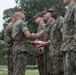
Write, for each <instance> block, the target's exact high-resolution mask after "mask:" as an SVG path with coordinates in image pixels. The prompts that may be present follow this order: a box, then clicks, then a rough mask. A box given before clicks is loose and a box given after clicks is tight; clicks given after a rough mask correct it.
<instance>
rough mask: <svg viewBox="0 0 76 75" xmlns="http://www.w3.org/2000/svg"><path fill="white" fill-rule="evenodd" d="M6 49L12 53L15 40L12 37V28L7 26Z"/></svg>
mask: <svg viewBox="0 0 76 75" xmlns="http://www.w3.org/2000/svg"><path fill="white" fill-rule="evenodd" d="M4 37H5V38H4V47H5V51H8V52H9V51H10V50H11V48H12V45H13V38H12V37H11V28H9V27H8V26H7V28H6V31H5V36H4Z"/></svg>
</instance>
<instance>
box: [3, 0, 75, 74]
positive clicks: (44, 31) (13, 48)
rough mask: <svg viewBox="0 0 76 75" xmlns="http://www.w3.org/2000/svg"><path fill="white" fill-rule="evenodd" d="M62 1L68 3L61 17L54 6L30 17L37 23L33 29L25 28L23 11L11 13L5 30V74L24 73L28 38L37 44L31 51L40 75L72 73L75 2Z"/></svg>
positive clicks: (73, 63)
mask: <svg viewBox="0 0 76 75" xmlns="http://www.w3.org/2000/svg"><path fill="white" fill-rule="evenodd" d="M63 3H64V4H65V6H68V10H67V12H66V14H65V16H64V17H62V13H61V12H62V8H61V7H58V6H53V7H51V8H50V9H46V10H44V11H42V12H41V13H39V12H38V13H37V14H36V15H35V16H34V17H33V18H34V20H35V22H36V24H38V31H37V33H32V34H31V33H30V32H29V30H28V27H27V23H25V18H26V13H25V12H22V11H20V12H15V13H14V14H13V15H12V19H11V22H10V23H9V24H8V25H7V27H6V31H5V50H6V54H7V60H8V75H25V72H26V64H27V54H30V53H29V48H28V46H29V44H28V40H30V39H32V40H35V41H32V43H34V44H37V45H36V46H35V52H36V57H37V62H38V70H39V74H40V75H76V3H75V0H63ZM44 20H46V22H47V23H45V22H44ZM30 43H31V42H30Z"/></svg>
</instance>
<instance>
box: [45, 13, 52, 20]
mask: <svg viewBox="0 0 76 75" xmlns="http://www.w3.org/2000/svg"><path fill="white" fill-rule="evenodd" d="M49 17H51V13H50V12H47V13H46V14H45V15H44V18H45V19H46V20H47V19H48V18H49Z"/></svg>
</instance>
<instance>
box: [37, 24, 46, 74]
mask: <svg viewBox="0 0 76 75" xmlns="http://www.w3.org/2000/svg"><path fill="white" fill-rule="evenodd" d="M44 27H45V24H44V23H42V24H41V25H39V27H38V32H37V33H42V32H43V30H44ZM36 40H37V41H43V37H42V38H37V39H36ZM39 49H40V51H41V54H40V55H38V52H37V62H38V69H39V73H40V75H45V72H44V51H43V50H44V48H43V47H40V48H39Z"/></svg>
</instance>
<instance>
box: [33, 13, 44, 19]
mask: <svg viewBox="0 0 76 75" xmlns="http://www.w3.org/2000/svg"><path fill="white" fill-rule="evenodd" d="M38 17H43V15H42V14H41V13H36V15H35V16H33V18H34V19H36V18H38Z"/></svg>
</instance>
